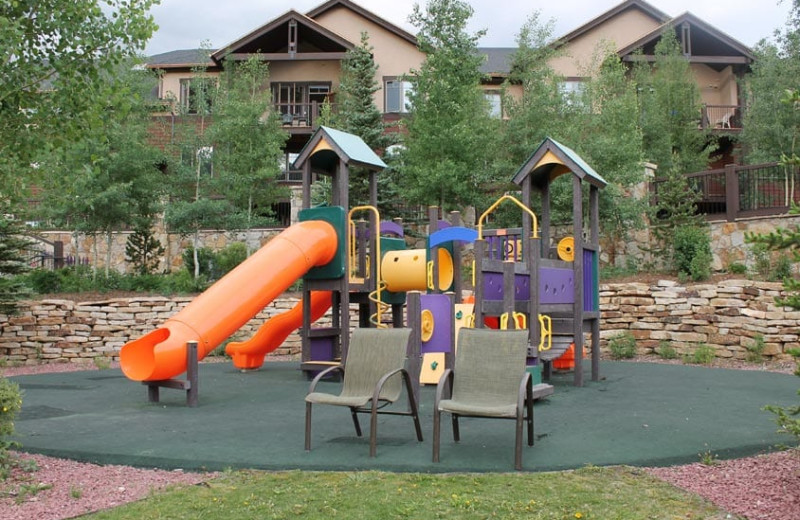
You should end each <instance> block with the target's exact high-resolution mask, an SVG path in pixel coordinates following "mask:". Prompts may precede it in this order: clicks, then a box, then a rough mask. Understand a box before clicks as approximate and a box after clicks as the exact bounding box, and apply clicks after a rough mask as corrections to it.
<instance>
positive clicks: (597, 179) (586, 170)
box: [513, 137, 608, 188]
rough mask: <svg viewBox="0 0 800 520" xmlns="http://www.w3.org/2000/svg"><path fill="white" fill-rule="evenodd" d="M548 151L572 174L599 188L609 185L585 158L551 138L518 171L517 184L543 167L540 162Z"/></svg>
mask: <svg viewBox="0 0 800 520" xmlns="http://www.w3.org/2000/svg"><path fill="white" fill-rule="evenodd" d="M548 151H550V152H552V153H554V154H555V155H556V156H558V157H559V158H560V159H561V160H562V161H564V163H565V165H566V166H567V167H568V168H570V170H572V173H573V174H575V175H577V176H578V177H580V178H581V179H586V180H588V181H589V182H590V183H592V184H594V185H596V186H598V187H599V188H603V187H605V186H606V185H607V184H608V182H606V180H605V179H604V178H603V177H602V176H601V175H600V174H599V173H597V172H596V171H595V170H594V168H592V167H591V166H589V164H588V163H587V162H586V161H584V160H583V158H582V157H581V156H580V155H578V154H577V153H576V152H575V150H573V149H572V148H570V147H568V146H565V145H563V144H561V143H559V142H558V141H556V140H555V139H552V138H550V137H547V138H545V140H544V141H542V144H540V145H539V147H538V148H536V150H535V151H534V152H533V153H532V154H531V155H530V156H529V157H528V159H527V160H526V161H525V164H523V165H522V167H520V169H519V170H517V173H516V174H515V175H514V178H513V181H514V182H515V183H517V184H520V183H521V182H522V180H523V179H524V178H525V177H527V176H528V175H531V174H533V173H534V172H535V171H536V170H539V168H541V166H540V165H539V164H538V162H539V161H540V160H541V158H542V157H543V156H544V155H545V153H546V152H548ZM551 169H552V167H548V168H547V169H546V171H547V172H548V173H549V171H550V170H551ZM539 173H540V174H541V173H542V171H541V170H540V172H539ZM537 176H538V175H537Z"/></svg>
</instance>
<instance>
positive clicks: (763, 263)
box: [750, 243, 772, 278]
mask: <svg viewBox="0 0 800 520" xmlns="http://www.w3.org/2000/svg"><path fill="white" fill-rule="evenodd" d="M750 254H751V255H753V268H754V270H755V274H757V275H759V276H761V277H762V278H768V277H769V272H770V270H771V269H772V262H771V260H770V252H769V248H768V247H767V245H766V244H760V243H757V244H755V245H753V247H751V248H750Z"/></svg>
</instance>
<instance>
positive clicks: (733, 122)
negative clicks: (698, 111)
mask: <svg viewBox="0 0 800 520" xmlns="http://www.w3.org/2000/svg"><path fill="white" fill-rule="evenodd" d="M700 126H701V128H703V129H704V130H705V129H709V130H725V131H740V130H741V129H742V107H741V106H739V105H703V108H702V117H701V118H700Z"/></svg>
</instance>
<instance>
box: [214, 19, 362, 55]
mask: <svg viewBox="0 0 800 520" xmlns="http://www.w3.org/2000/svg"><path fill="white" fill-rule="evenodd" d="M353 47H355V45H354V44H353V43H352V42H350V41H348V40H347V39H345V38H343V37H342V36H340V35H338V34H336V33H334V32H333V31H331V30H330V29H327V28H326V27H323V26H322V25H320V24H318V23H317V22H315V21H314V20H312V19H311V18H309V17H307V16H305V15H303V14H300V13H298V12H297V11H294V10H292V11H288V12H286V13H285V14H283V15H282V16H279V17H278V18H275V19H273V20H272V21H270V22H268V23H267V24H265V25H262V26H261V27H259V28H258V29H256V30H254V31H251V32H250V33H248V34H246V35H244V36H242V37H241V38H239V39H238V40H236V41H234V42H232V43H230V44H228V45H226V46H224V47H222V48H221V49H220V50H218V51H217V52H215V53H214V54H213V55H212V57H213V58H214V59H215V60H217V61H220V60H222V59H224V58H225V57H226V56H228V55H231V54H233V55H234V56H236V55H249V54H256V53H258V54H263V55H267V56H268V58H269V59H272V60H277V59H296V58H300V57H302V55H303V54H308V55H313V56H314V57H315V58H316V59H320V58H321V57H322V56H321V55H324V54H331V56H330V58H332V59H341V58H342V57H343V55H344V53H346V52H347V51H348V50H350V49H352V48H353Z"/></svg>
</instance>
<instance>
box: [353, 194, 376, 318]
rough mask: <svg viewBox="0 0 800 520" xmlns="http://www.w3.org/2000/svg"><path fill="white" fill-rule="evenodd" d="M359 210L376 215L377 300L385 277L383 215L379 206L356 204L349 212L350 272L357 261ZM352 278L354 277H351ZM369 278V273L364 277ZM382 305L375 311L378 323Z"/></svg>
mask: <svg viewBox="0 0 800 520" xmlns="http://www.w3.org/2000/svg"><path fill="white" fill-rule="evenodd" d="M358 211H370V212H372V214H373V215H375V225H374V226H373V227H374V228H375V229H373V230H372V232H373V233H374V234H375V251H373V252H372V253H373V255H374V257H375V258H376V260H375V284H376V289H375V291H373V293H374V294H375V297H376V299H377V300H380V299H381V291H382V290H383V287H382V284H381V282H382V281H383V277H382V276H381V231H380V222H381V215H380V213H379V212H378V208H376V207H375V206H356V207H354V208H352V209H351V210H350V211H349V212H348V213H347V223H348V226H347V231H348V237H347V243H348V244H349V245H350V258H349V259H348V260H349V261H348V264H349V269H350V270H349V272H350V273H352V272H353V271H354V267H355V262H356V258H355V256H356V247H355V242H356V241H355V238H356V237H355V223H354V222H353V213H356V212H358ZM351 278H352V277H351ZM367 278H369V273H367V275H366V276H365V277H364V279H367ZM381 307H382V306H381V305H378V307H377V311H378V312H376V313H375V315H374V316H375V319H376V322H377V323H381V314H382V308H381Z"/></svg>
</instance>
